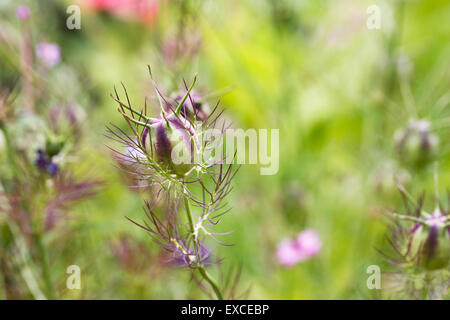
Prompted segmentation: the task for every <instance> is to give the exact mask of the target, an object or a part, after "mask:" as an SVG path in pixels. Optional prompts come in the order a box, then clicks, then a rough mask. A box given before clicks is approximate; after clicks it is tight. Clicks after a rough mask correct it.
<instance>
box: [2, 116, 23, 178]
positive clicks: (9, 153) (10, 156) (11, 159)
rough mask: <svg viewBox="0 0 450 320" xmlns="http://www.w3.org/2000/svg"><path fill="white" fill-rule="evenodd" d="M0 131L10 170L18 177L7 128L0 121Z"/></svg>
mask: <svg viewBox="0 0 450 320" xmlns="http://www.w3.org/2000/svg"><path fill="white" fill-rule="evenodd" d="M0 131H2V132H3V136H4V137H5V144H6V153H7V156H8V161H9V163H10V165H11V169H12V172H13V174H14V178H18V177H19V170H18V169H17V163H16V158H15V155H14V150H13V146H12V143H11V139H10V138H9V133H8V129H6V126H5V124H4V123H3V122H2V121H0Z"/></svg>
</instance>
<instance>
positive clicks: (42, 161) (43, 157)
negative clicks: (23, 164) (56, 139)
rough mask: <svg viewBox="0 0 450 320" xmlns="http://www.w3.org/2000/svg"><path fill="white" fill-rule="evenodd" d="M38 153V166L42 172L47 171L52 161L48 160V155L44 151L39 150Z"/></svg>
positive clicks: (36, 162)
mask: <svg viewBox="0 0 450 320" xmlns="http://www.w3.org/2000/svg"><path fill="white" fill-rule="evenodd" d="M36 153H37V155H36V160H35V164H36V166H37V167H38V168H39V169H41V170H44V171H45V170H47V167H48V165H49V163H50V159H49V158H48V156H47V154H46V153H45V152H44V150H42V149H38V150H37V152H36Z"/></svg>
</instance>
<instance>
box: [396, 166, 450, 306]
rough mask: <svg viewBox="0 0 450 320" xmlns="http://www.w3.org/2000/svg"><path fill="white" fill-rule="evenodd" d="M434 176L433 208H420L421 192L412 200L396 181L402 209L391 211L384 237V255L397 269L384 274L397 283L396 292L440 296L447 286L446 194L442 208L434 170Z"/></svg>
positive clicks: (449, 225)
mask: <svg viewBox="0 0 450 320" xmlns="http://www.w3.org/2000/svg"><path fill="white" fill-rule="evenodd" d="M435 180H436V200H435V202H436V203H435V207H434V210H432V211H427V210H426V209H424V196H421V197H420V198H419V200H418V201H416V200H415V199H414V197H413V196H412V195H410V194H409V193H408V191H406V189H405V188H404V187H403V185H401V184H399V185H398V188H399V190H400V192H401V194H402V198H403V201H404V207H405V211H406V212H404V213H398V212H396V211H393V212H391V216H392V220H393V224H392V226H391V237H389V238H388V240H389V243H390V245H391V248H392V253H393V256H389V257H388V259H389V261H390V262H391V264H393V265H395V266H396V267H397V271H398V272H395V273H393V276H391V277H388V278H389V280H392V282H391V285H392V283H393V284H394V285H393V286H395V285H398V289H400V290H399V292H398V294H406V295H407V297H411V296H412V297H414V298H417V299H442V298H443V297H445V296H446V294H448V293H447V291H448V288H449V286H450V282H449V279H450V274H449V272H450V270H449V263H450V215H449V211H450V208H449V207H448V206H449V205H450V196H449V201H448V203H449V205H447V208H445V207H444V206H443V205H442V203H441V202H440V200H439V194H438V186H437V172H436V173H435Z"/></svg>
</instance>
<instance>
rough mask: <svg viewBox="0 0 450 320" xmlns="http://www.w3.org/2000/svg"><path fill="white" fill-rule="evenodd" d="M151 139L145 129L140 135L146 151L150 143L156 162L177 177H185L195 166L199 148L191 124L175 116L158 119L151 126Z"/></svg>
mask: <svg viewBox="0 0 450 320" xmlns="http://www.w3.org/2000/svg"><path fill="white" fill-rule="evenodd" d="M151 127H152V130H150V131H151V134H152V137H151V138H150V137H149V130H148V129H147V128H146V129H145V130H144V131H143V133H142V137H141V139H142V143H143V145H144V147H145V148H147V149H148V147H146V146H147V142H148V140H150V141H152V143H153V145H152V146H151V149H152V150H154V152H155V154H154V156H155V158H156V160H157V161H158V162H159V163H161V164H164V165H165V166H166V168H167V169H169V170H170V171H172V173H175V174H177V175H179V176H183V175H185V174H186V173H187V172H188V171H189V170H191V169H192V167H193V166H194V165H195V152H197V148H198V146H199V143H198V138H197V133H196V132H195V130H194V128H193V127H192V126H191V124H190V123H189V122H188V121H186V119H183V118H181V117H178V116H176V115H175V114H171V115H169V116H168V117H167V118H165V117H159V118H158V120H157V121H155V122H154V123H152V124H151Z"/></svg>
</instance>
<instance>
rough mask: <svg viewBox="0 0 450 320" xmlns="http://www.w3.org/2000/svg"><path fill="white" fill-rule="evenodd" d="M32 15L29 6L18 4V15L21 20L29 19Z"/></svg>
mask: <svg viewBox="0 0 450 320" xmlns="http://www.w3.org/2000/svg"><path fill="white" fill-rule="evenodd" d="M30 15H31V12H30V9H29V8H28V7H27V6H18V7H17V10H16V16H17V18H19V19H20V20H28V18H29V17H30Z"/></svg>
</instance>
